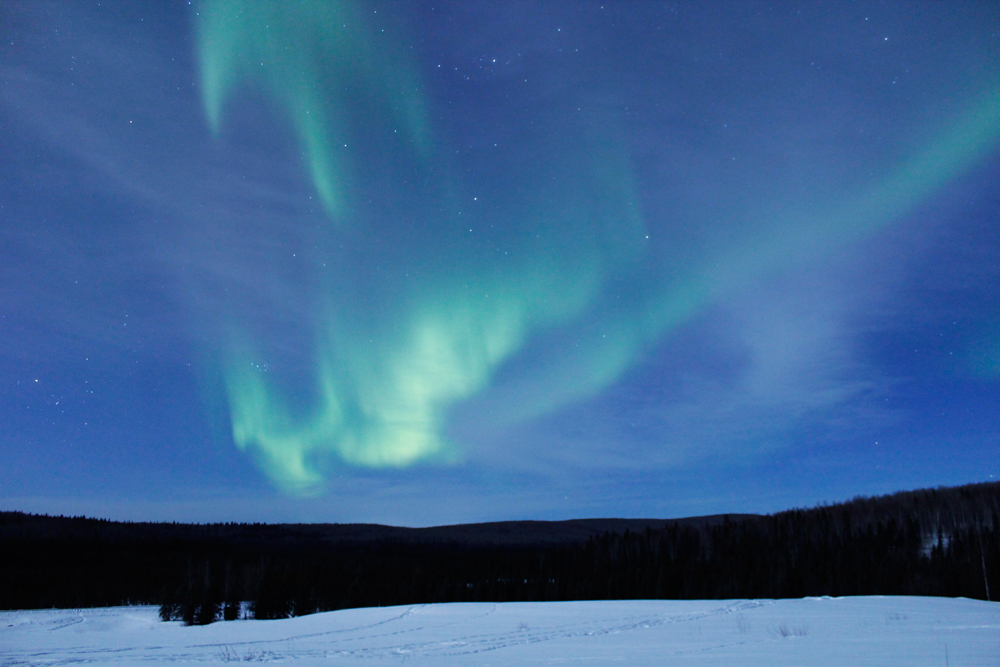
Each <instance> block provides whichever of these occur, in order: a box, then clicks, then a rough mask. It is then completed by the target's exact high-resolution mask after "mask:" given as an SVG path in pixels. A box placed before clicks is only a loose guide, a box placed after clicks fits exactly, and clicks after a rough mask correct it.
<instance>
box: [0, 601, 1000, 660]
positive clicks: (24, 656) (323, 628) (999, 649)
mask: <svg viewBox="0 0 1000 667" xmlns="http://www.w3.org/2000/svg"><path fill="white" fill-rule="evenodd" d="M154 661H171V662H198V663H223V662H237V661H239V662H243V661H273V662H285V663H291V664H295V665H303V666H304V665H353V664H365V665H382V664H406V665H411V664H412V665H495V666H498V665H505V666H506V665H511V666H513V665H572V664H578V665H586V666H587V667H591V666H593V667H597V666H599V665H740V666H742V667H747V666H761V667H763V666H767V667H779V666H782V665H815V666H819V665H837V666H841V665H852V666H853V665H880V666H881V665H934V666H935V667H936V666H937V665H941V666H945V665H947V667H964V666H968V665H991V666H996V665H1000V603H996V602H994V603H988V602H980V601H976V600H966V599H947V598H916V597H859V598H807V599H804V600H749V601H748V600H737V601H718V600H708V601H672V600H670V601H628V602H550V603H508V604H441V605H412V606H406V607H383V608H375V609H351V610H345V611H338V612H329V613H325V614H315V615H312V616H303V617H299V618H294V619H288V620H281V621H230V622H226V623H215V624H213V625H209V626H204V627H184V626H182V625H181V624H180V623H162V622H160V621H159V620H158V619H157V610H156V608H155V607H116V608H110V609H81V610H39V611H12V612H0V663H2V664H4V665H36V664H37V665H62V664H69V663H73V664H80V663H84V664H109V665H132V664H137V665H138V664H143V665H145V664H148V663H150V662H154Z"/></svg>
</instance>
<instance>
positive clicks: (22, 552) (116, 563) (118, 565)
mask: <svg viewBox="0 0 1000 667" xmlns="http://www.w3.org/2000/svg"><path fill="white" fill-rule="evenodd" d="M535 525H537V524H535ZM377 528H379V530H375V531H371V530H369V531H358V530H356V529H352V530H350V531H347V532H345V530H347V529H346V528H345V527H340V531H339V532H337V531H335V530H333V528H332V527H324V526H321V525H320V526H267V525H258V526H253V525H245V524H242V525H232V524H231V525H215V526H190V525H184V524H123V523H114V522H108V521H98V520H93V519H59V518H53V517H33V516H30V515H24V514H18V513H4V514H0V608H6V609H12V608H37V607H50V606H57V607H80V606H102V605H118V604H158V605H160V606H161V617H163V618H164V619H177V620H183V621H184V622H186V623H189V624H194V623H209V622H212V621H214V620H222V619H232V618H237V617H253V618H284V617H288V616H296V615H302V614H308V613H313V612H317V611H327V610H334V609H343V608H349V607H364V606H386V605H396V604H412V603H430V602H506V601H546V600H583V599H587V600H594V599H708V598H716V599H725V598H781V597H802V596H807V595H835V596H836V595H876V594H880V595H937V596H963V597H970V598H979V599H989V598H990V597H991V593H990V589H989V586H990V584H993V585H994V586H995V590H993V592H992V593H993V597H995V596H996V595H998V593H997V590H1000V583H998V582H1000V483H988V484H976V485H969V486H963V487H955V488H947V489H935V490H924V491H913V492H905V493H898V494H894V495H891V496H882V497H879V498H859V499H855V500H853V501H850V502H847V503H843V504H838V505H830V506H823V507H817V508H814V509H809V510H792V511H788V512H782V513H779V514H775V515H771V516H763V517H756V516H750V517H748V516H734V517H733V518H729V517H720V518H713V519H712V520H689V521H664V522H658V523H657V524H656V525H649V524H648V523H647V525H646V526H645V528H644V529H642V530H630V529H628V528H626V529H625V530H624V531H623V532H617V531H614V532H603V533H600V534H591V535H590V536H589V537H587V538H586V539H579V538H577V539H574V540H570V541H565V540H563V541H560V540H554V539H549V540H546V541H544V542H541V543H539V542H538V541H537V540H536V541H526V542H519V541H518V540H516V539H512V538H511V536H510V535H509V534H508V535H505V536H504V538H503V539H502V540H501V539H497V540H496V541H494V542H491V541H490V540H487V539H483V537H482V533H481V532H480V534H479V537H478V538H477V539H469V538H468V535H469V534H470V531H469V528H468V527H453V529H451V530H450V531H449V530H446V529H430V530H434V531H436V532H433V533H426V534H421V533H419V532H415V533H401V532H398V531H399V529H395V531H394V530H390V529H387V528H385V527H377ZM348 534H349V535H351V537H350V538H349V539H348V538H347V537H345V535H348ZM421 535H424V537H421ZM431 535H432V537H427V536H431ZM449 536H451V537H449ZM463 536H464V538H463Z"/></svg>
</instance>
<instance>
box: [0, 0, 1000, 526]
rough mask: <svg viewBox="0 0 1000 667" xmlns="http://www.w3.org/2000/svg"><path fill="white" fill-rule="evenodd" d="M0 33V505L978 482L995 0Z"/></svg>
mask: <svg viewBox="0 0 1000 667" xmlns="http://www.w3.org/2000/svg"><path fill="white" fill-rule="evenodd" d="M2 17H3V23H2V24H3V25H4V26H6V27H7V31H8V33H9V35H10V39H8V40H7V42H9V44H6V45H5V46H4V49H5V51H4V54H5V55H4V56H3V59H2V60H0V81H2V83H3V88H2V89H0V90H2V95H3V97H2V98H0V99H2V109H3V116H2V117H0V120H2V122H3V124H4V127H8V128H10V131H8V132H7V134H6V136H5V138H4V140H3V141H4V143H3V146H4V150H5V155H8V156H11V158H9V159H8V160H7V161H6V163H5V165H4V166H3V190H0V197H2V199H0V204H2V206H3V208H2V209H0V215H3V216H4V219H3V232H4V234H5V243H4V246H3V253H4V255H3V257H4V262H3V269H2V271H3V273H2V274H0V276H2V279H3V281H4V282H3V286H4V292H3V293H4V295H5V297H4V301H3V304H2V305H3V308H4V312H3V313H2V314H3V319H2V320H0V324H2V326H3V329H0V331H2V332H3V336H4V345H3V349H2V352H3V355H4V357H3V359H4V362H3V365H2V366H0V373H2V377H0V380H2V382H3V387H4V390H3V393H2V395H0V397H2V400H3V403H2V405H3V408H2V414H3V415H4V422H3V425H4V428H3V432H4V433H6V435H5V436H4V437H5V438H6V439H5V440H4V441H0V448H2V451H4V452H6V453H7V454H8V455H7V456H6V462H5V463H4V464H3V465H4V468H3V470H2V471H0V472H2V473H3V475H4V478H5V479H10V480H14V482H12V483H11V484H10V485H9V486H8V488H6V489H4V493H3V494H2V496H3V498H4V502H5V503H6V504H8V505H11V506H12V507H13V506H14V505H17V507H16V508H17V509H22V508H25V509H38V510H39V511H62V512H63V513H72V512H73V511H74V510H72V509H65V510H52V509H51V508H59V507H64V506H65V507H67V508H76V507H81V508H83V507H85V508H97V509H95V510H93V511H92V512H101V511H103V512H104V513H105V514H107V513H115V512H118V513H119V515H121V516H124V515H128V516H138V514H137V513H138V512H140V511H145V512H147V513H148V512H153V513H154V514H157V516H163V517H168V518H188V519H225V520H230V519H242V518H246V517H251V518H256V517H264V518H267V519H278V518H280V519H284V520H291V519H294V520H336V521H360V520H365V521H369V520H377V521H384V522H389V523H409V524H421V523H422V524H427V523H445V522H449V521H458V520H463V521H467V520H486V519H500V518H571V517H577V516H612V515H614V516H622V515H628V516H660V515H664V516H665V515H682V514H689V515H690V514H703V513H711V512H722V511H769V510H772V509H779V508H781V507H783V506H785V505H791V504H796V503H800V504H801V503H806V504H808V503H815V502H818V501H820V500H825V499H835V498H837V497H840V496H848V497H849V496H852V495H855V494H859V493H876V492H883V491H891V490H895V489H897V488H908V487H916V486H934V485H938V484H946V483H963V482H970V481H980V480H982V479H989V478H990V477H989V476H990V475H993V474H1000V472H997V469H996V466H997V462H998V450H997V449H996V445H995V442H996V437H997V435H998V434H1000V422H998V421H997V418H996V415H997V414H1000V413H998V412H997V410H996V408H997V407H1000V386H998V385H997V384H996V383H997V381H998V375H997V374H996V373H995V371H994V370H991V369H995V366H996V364H995V358H996V355H995V352H994V351H995V349H996V347H997V344H996V340H998V337H997V336H996V334H995V326H996V322H997V318H996V313H997V312H998V310H997V309H998V307H1000V296H998V295H1000V291H998V290H997V284H998V283H997V280H998V279H1000V275H998V271H997V268H996V267H997V266H1000V261H998V260H1000V231H998V230H1000V225H998V223H1000V214H998V207H997V205H996V204H997V199H996V194H995V193H994V192H993V190H995V187H992V184H993V183H995V181H996V176H997V174H998V173H1000V172H998V162H997V159H998V155H1000V153H998V151H1000V69H998V66H997V62H998V61H997V58H998V54H1000V40H998V38H997V37H996V26H997V25H1000V13H998V11H997V9H996V8H995V7H994V6H992V5H990V4H989V3H975V2H970V3H957V4H953V5H949V6H947V7H945V6H940V5H933V4H922V3H918V4H913V5H910V6H907V7H905V8H903V7H897V8H891V7H890V8H887V7H884V6H881V5H879V4H877V3H872V4H865V3H862V4H861V5H852V6H851V7H847V6H844V7H827V6H824V5H821V4H814V5H805V6H803V5H798V4H794V5H793V4H788V5H782V4H779V5H777V6H775V5H764V4H757V3H747V4H746V5H742V6H739V7H736V6H731V5H730V6H722V5H720V6H715V7H706V6H694V5H683V4H679V5H675V4H673V3H653V2H651V3H644V4H607V5H601V4H600V3H582V4H580V3H544V4H531V3H526V4H520V3H515V4H496V5H476V6H471V5H465V4H463V3H447V4H420V3H417V4H403V3H392V2H388V3H382V2H373V3H369V2H357V3H353V2H350V3H348V2H331V1H324V0H304V1H303V2H298V3H293V4H292V5H289V4H288V3H281V2H276V1H275V2H264V1H260V2H252V1H250V0H205V1H203V2H196V3H193V4H178V5H169V6H166V5H152V4H144V3H136V4H131V5H124V4H120V5H119V4H112V5H111V6H110V7H108V6H106V3H105V4H102V6H100V7H97V6H94V7H90V6H86V7H84V6H73V5H69V4H66V3H60V2H53V3H38V4H34V3H31V4H29V3H24V4H20V3H15V4H13V5H11V6H10V7H8V8H7V9H5V10H3V14H2ZM991 26H992V28H991ZM36 380H37V381H36ZM70 470H73V474H70V472H69V471H70ZM163 471H166V472H165V473H164V472H163ZM122 472H124V473H125V474H124V475H123V474H122ZM68 478H69V479H68ZM198 499H201V500H198ZM25 504H27V505H28V506H27V507H25ZM137 507H140V508H145V509H144V510H138V509H134V508H137ZM100 508H105V509H103V510H101V509H100ZM123 508H130V509H123ZM129 512H132V514H129Z"/></svg>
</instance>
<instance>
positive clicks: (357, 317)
mask: <svg viewBox="0 0 1000 667" xmlns="http://www.w3.org/2000/svg"><path fill="white" fill-rule="evenodd" d="M361 7H363V5H356V4H352V3H332V2H321V1H318V0H316V1H303V2H299V3H295V4H287V3H279V2H251V1H250V0H213V1H210V2H205V3H203V4H202V5H201V7H200V11H199V22H198V47H199V50H198V53H199V58H200V65H201V72H202V93H203V99H204V106H205V113H206V116H207V120H208V124H209V126H210V128H211V129H212V130H213V132H214V133H215V134H216V135H218V134H219V133H220V132H221V128H222V125H223V121H224V116H225V108H226V104H227V102H228V101H230V100H231V99H232V98H233V96H234V95H235V94H237V92H238V91H239V90H240V88H241V87H251V88H256V89H258V90H260V91H262V92H264V93H265V94H266V95H267V96H268V97H270V98H271V99H273V100H274V101H275V102H276V103H277V105H278V106H279V108H280V109H282V110H283V112H284V113H286V114H287V118H288V120H289V121H290V123H291V126H292V127H293V128H294V131H295V135H296V136H297V139H298V141H299V145H300V149H301V151H302V155H303V161H304V165H305V167H306V169H307V170H308V173H309V175H310V177H311V180H312V183H313V186H314V188H315V192H316V194H317V195H318V197H319V200H320V201H321V202H322V205H323V208H324V209H325V211H326V213H327V214H328V216H329V218H330V220H331V225H333V226H334V228H335V230H336V233H338V234H341V235H343V238H344V239H345V242H350V243H363V242H364V239H365V238H366V237H367V236H369V235H372V234H376V233H379V232H381V231H384V230H379V229H375V228H373V227H372V225H375V224H377V223H376V222H373V220H372V217H373V216H371V215H366V214H365V213H364V206H363V201H362V200H363V199H364V196H365V195H364V193H365V192H367V191H368V190H367V189H366V188H368V187H369V186H370V182H369V180H368V179H374V180H375V181H376V182H377V183H378V185H379V187H383V188H389V190H390V191H391V192H390V194H388V195H387V197H389V198H390V199H392V200H393V201H395V202H396V204H397V209H395V210H406V211H408V212H409V213H408V215H409V217H408V219H407V220H406V221H398V222H396V223H395V226H394V227H393V228H392V229H393V231H395V232H398V233H399V235H400V236H401V237H405V238H406V239H407V241H406V242H407V243H409V244H410V247H411V248H417V250H418V251H417V252H410V253H408V254H406V255H399V256H398V257H396V258H397V259H398V260H399V261H398V264H399V266H398V267H397V268H398V270H399V271H400V272H401V273H403V274H405V275H406V276H407V277H408V281H407V282H406V283H405V285H399V284H395V283H393V284H391V285H390V284H389V283H388V282H380V281H378V280H370V281H368V283H366V284H365V285H362V286H360V287H359V288H358V289H359V290H361V292H362V294H361V295H359V296H358V297H356V298H355V299H354V300H352V298H350V297H344V296H343V294H344V290H343V289H342V287H341V286H338V285H335V284H330V283H328V282H324V280H325V279H323V278H320V277H317V279H316V287H315V291H316V292H317V297H316V309H317V312H318V313H319V315H318V317H317V322H319V325H318V326H317V327H316V331H315V341H314V344H315V354H314V367H313V369H312V371H311V375H312V378H313V380H312V386H310V387H308V388H306V389H303V391H304V392H305V394H306V395H307V396H308V399H307V400H305V399H302V397H301V396H302V393H303V392H288V391H285V390H283V389H282V388H279V386H278V385H277V384H276V383H274V382H272V381H270V380H269V378H268V377H267V375H266V374H265V373H263V372H261V371H260V368H259V365H258V363H259V357H258V354H259V352H258V348H259V346H258V345H256V344H255V343H254V342H253V340H252V337H250V336H249V335H247V334H245V333H243V334H241V335H237V336H234V339H233V341H231V344H230V346H229V349H228V351H227V352H226V355H225V357H226V358H225V362H224V377H225V386H226V390H227V395H228V401H229V409H230V414H231V418H232V433H233V438H234V440H235V442H236V444H237V446H238V447H239V448H240V449H241V450H243V451H246V452H249V453H250V454H252V455H253V456H254V458H255V459H256V460H257V461H258V463H259V465H260V466H261V468H262V469H263V470H264V472H265V473H266V474H267V475H268V476H269V477H270V479H271V480H272V481H273V483H274V484H275V485H277V486H278V487H279V488H281V489H283V490H284V491H286V492H288V493H291V494H296V495H310V494H315V493H319V492H322V490H323V488H324V484H325V479H326V477H327V475H328V473H329V470H330V469H331V466H333V465H336V464H337V462H338V461H339V462H340V463H342V464H347V465H353V466H365V467H372V468H384V467H405V466H411V465H414V464H417V463H419V462H439V463H447V462H453V461H457V460H460V458H461V455H462V452H461V449H460V448H459V447H458V446H456V445H455V444H453V443H451V442H449V441H448V439H447V437H446V435H445V433H446V429H447V419H448V412H449V410H450V409H451V408H453V407H454V406H456V405H458V404H460V403H462V402H463V401H467V400H469V399H472V398H474V397H476V396H478V395H481V394H482V393H483V392H485V391H487V390H488V389H490V388H491V386H492V384H493V383H494V381H495V380H496V377H497V374H498V372H499V371H500V370H501V369H503V368H505V366H506V365H508V364H510V363H511V362H512V361H513V360H516V359H517V357H518V355H519V354H522V353H524V351H525V350H526V349H528V348H530V347H531V346H532V343H533V341H535V340H537V339H538V338H539V337H544V336H546V335H550V334H552V332H560V331H563V332H564V331H572V332H575V334H574V335H575V339H576V344H575V345H573V346H572V347H562V348H559V349H557V350H549V351H548V354H547V357H546V363H545V364H542V365H540V366H539V367H538V369H536V370H534V371H533V372H532V373H530V375H527V376H525V377H523V378H521V379H520V381H516V382H513V383H512V384H510V386H509V387H508V391H507V394H509V395H511V396H515V398H513V399H512V400H510V401H508V402H507V403H506V404H505V406H504V409H503V410H502V411H500V412H501V413H502V414H500V415H498V416H497V419H499V420H501V421H504V422H515V421H518V420H523V419H527V418H530V417H534V416H539V415H544V414H547V413H550V412H551V411H553V410H556V409H558V408H559V407H561V406H564V405H567V404H569V403H571V402H573V401H576V400H580V399H583V398H586V397H589V396H592V395H594V394H596V393H597V392H600V391H601V390H602V389H604V388H606V387H608V386H609V385H610V384H611V383H613V382H615V381H616V380H617V379H618V378H619V377H621V375H622V374H623V373H624V372H625V371H626V370H627V369H629V368H630V367H631V366H632V365H633V364H634V363H635V361H636V360H637V358H638V357H639V356H640V355H641V354H642V353H643V351H644V350H645V349H647V348H648V347H649V346H650V345H651V344H653V343H655V342H656V341H657V340H659V339H660V338H661V337H662V336H663V335H664V334H665V333H666V332H668V331H670V330H671V329H673V328H674V327H677V326H678V325H680V324H682V323H683V322H685V321H687V320H688V319H689V318H690V317H691V316H692V315H693V314H695V313H697V312H698V311H699V310H700V309H701V308H703V307H704V306H705V305H706V304H707V303H710V302H711V301H712V300H713V299H715V298H717V297H718V296H720V295H722V294H725V293H727V292H729V291H731V290H734V289H738V288H739V286H740V284H742V283H743V282H745V281H746V280H747V279H748V278H750V277H752V276H755V275H758V274H760V273H761V272H764V271H767V270H773V269H774V267H775V266H780V265H781V264H782V263H787V262H789V261H793V260H801V259H802V258H803V257H808V256H812V255H815V254H816V253H818V252H820V251H821V249H822V248H823V247H824V246H828V245H830V244H844V243H849V242H851V241H853V240H856V239H858V238H860V237H862V236H863V235H865V234H870V233H872V232H873V231H875V230H878V229H880V228H883V227H885V226H886V225H889V224H891V223H892V222H893V221H895V220H897V219H899V218H900V217H902V216H904V215H905V214H906V213H907V212H908V211H911V210H912V209H914V208H915V207H916V206H918V205H919V204H920V203H921V202H922V201H924V200H926V198H927V197H928V196H930V195H931V194H932V193H934V192H935V191H936V190H937V189H939V188H940V187H941V186H942V185H944V184H945V183H946V182H948V180H949V179H951V178H953V177H955V176H957V175H959V174H961V173H962V172H963V171H964V170H966V169H968V168H969V167H970V166H971V165H973V164H974V163H975V162H976V160H977V159H978V158H979V157H981V156H982V155H984V154H985V153H986V151H988V150H989V149H991V148H992V147H993V146H995V144H996V143H997V140H998V138H1000V91H998V90H996V89H993V90H990V91H988V92H987V94H986V95H984V96H983V97H982V98H981V99H979V100H978V102H977V103H976V104H972V105H970V110H969V111H968V113H967V114H966V115H965V116H964V117H963V118H960V119H958V120H957V121H955V122H954V123H953V124H952V125H951V126H950V127H948V128H945V130H944V131H943V132H941V133H940V134H939V135H938V137H937V138H936V139H933V140H930V141H929V142H928V145H927V146H926V147H925V149H924V150H923V151H920V152H917V153H916V154H914V155H912V156H911V157H910V158H909V159H906V160H903V161H902V162H900V163H899V164H897V165H896V166H895V168H893V169H889V170H887V171H886V173H884V174H882V175H881V177H880V178H878V180H877V181H876V184H875V185H874V186H872V187H870V188H868V189H866V190H863V191H862V192H860V193H857V194H855V195H854V196H852V197H847V198H845V199H842V200H840V201H838V202H836V203H832V204H831V203H825V204H816V205H815V206H806V207H799V208H796V209H795V212H794V213H785V214H782V215H778V216H775V217H772V218H770V219H767V220H762V221H755V220H752V219H751V220H748V221H747V223H748V224H746V225H743V226H742V227H741V229H748V230H749V229H752V230H754V232H752V233H751V232H743V233H742V234H740V235H735V236H734V237H733V238H731V239H729V240H728V241H726V242H720V243H716V244H714V245H711V246H709V247H707V248H703V249H701V250H699V251H698V252H695V251H693V250H690V251H687V253H686V255H685V257H684V258H685V260H687V261H685V262H683V267H684V268H683V269H681V268H678V267H675V266H673V265H670V263H669V260H667V259H666V258H664V257H661V256H659V255H657V254H656V252H655V251H654V249H653V247H652V246H651V242H650V241H649V232H648V231H647V230H646V226H645V224H644V221H643V216H642V214H641V211H640V208H639V206H638V204H637V201H638V200H637V196H636V193H635V186H634V184H633V181H632V167H631V166H630V163H629V158H628V156H627V154H626V148H625V142H624V141H623V140H622V139H621V138H620V137H619V136H618V131H617V129H616V127H617V122H616V120H615V119H614V118H612V117H609V114H608V113H607V112H605V111H601V110H597V109H587V108H586V107H584V108H583V110H582V111H581V113H580V114H579V115H578V117H577V118H575V119H573V120H564V119H554V120H553V121H552V122H551V123H549V124H548V125H547V126H545V127H544V128H541V129H539V130H537V131H536V132H534V133H531V134H529V135H527V136H526V137H523V140H524V141H525V142H526V143H527V144H529V145H532V146H533V148H534V149H535V150H533V151H532V155H534V156H545V157H544V159H541V158H537V159H536V160H535V161H533V162H532V163H530V164H525V165H522V166H523V169H521V170H518V173H510V174H506V175H505V177H504V179H502V180H501V181H499V182H498V183H497V184H496V186H495V189H496V192H495V193H487V196H486V197H484V199H490V197H489V195H490V194H494V195H496V196H494V197H492V199H493V200H497V201H498V202H499V203H496V204H495V205H493V206H492V208H490V209H488V210H486V209H485V207H479V208H478V209H477V208H476V206H474V205H471V204H470V203H469V202H472V201H477V202H478V201H479V197H477V196H474V194H473V193H474V192H476V190H475V188H474V187H473V185H472V183H470V182H468V180H467V179H464V178H463V175H462V171H461V170H460V169H458V168H457V166H456V165H455V164H454V161H453V159H452V158H450V157H448V153H449V151H448V150H447V147H446V146H444V145H441V144H438V143H437V139H436V138H435V133H434V132H433V131H432V127H431V126H432V123H431V122H430V120H429V117H430V109H431V107H432V102H431V101H430V100H428V99H425V98H424V96H423V94H422V93H421V91H422V90H423V89H424V88H423V85H422V83H421V79H420V74H419V68H418V66H417V64H416V63H415V62H412V60H411V59H410V58H409V57H408V56H407V55H406V53H405V52H404V50H403V49H401V48H397V47H396V44H397V43H398V41H397V38H395V37H394V36H393V34H394V33H393V31H392V30H387V31H385V32H383V31H382V30H381V29H377V28H376V26H375V24H374V22H373V20H372V19H371V18H370V16H369V13H370V12H362V11H361V9H360V8H361ZM418 182H419V183H421V184H422V185H421V187H420V188H416V187H414V186H413V183H418ZM811 203H812V202H807V204H811ZM359 211H360V212H359ZM756 222H759V223H760V224H750V223H756ZM275 224H276V225H281V224H285V223H283V222H282V221H281V220H276V221H275ZM482 230H500V231H492V232H490V233H492V234H493V235H492V236H488V237H487V238H486V241H484V240H483V238H484V234H486V233H487V232H483V231H482ZM400 242H401V243H402V242H403V241H400ZM622 285H625V286H626V287H624V288H623V287H621V286H622ZM362 300H363V301H365V302H366V303H377V304H378V306H377V308H375V309H374V312H369V311H366V310H364V309H363V308H361V307H359V306H358V302H360V301H362Z"/></svg>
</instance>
